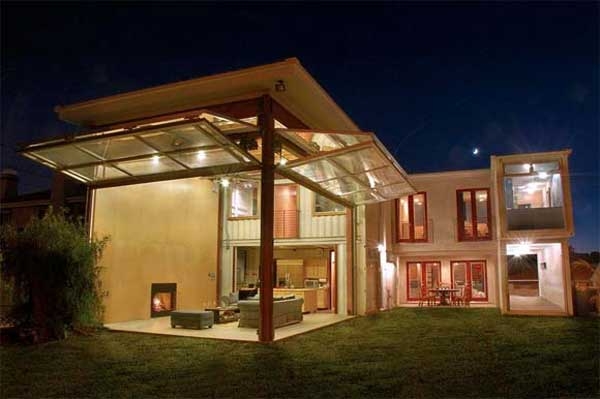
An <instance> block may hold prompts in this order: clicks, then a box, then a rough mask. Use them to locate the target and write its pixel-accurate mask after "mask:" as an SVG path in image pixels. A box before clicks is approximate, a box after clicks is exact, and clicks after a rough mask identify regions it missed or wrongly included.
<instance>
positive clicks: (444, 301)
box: [429, 287, 460, 306]
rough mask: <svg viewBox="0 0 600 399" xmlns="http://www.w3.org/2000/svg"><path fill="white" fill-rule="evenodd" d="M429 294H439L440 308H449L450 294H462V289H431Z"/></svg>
mask: <svg viewBox="0 0 600 399" xmlns="http://www.w3.org/2000/svg"><path fill="white" fill-rule="evenodd" d="M429 292H434V293H436V294H439V296H440V303H438V306H448V305H450V302H449V299H450V294H452V293H455V292H460V289H458V288H443V287H441V288H430V289H429Z"/></svg>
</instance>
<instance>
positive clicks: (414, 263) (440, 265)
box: [406, 260, 442, 302]
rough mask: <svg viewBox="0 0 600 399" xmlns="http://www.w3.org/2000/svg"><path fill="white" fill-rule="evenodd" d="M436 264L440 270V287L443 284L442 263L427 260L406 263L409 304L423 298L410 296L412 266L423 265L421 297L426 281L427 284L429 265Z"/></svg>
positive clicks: (407, 299)
mask: <svg viewBox="0 0 600 399" xmlns="http://www.w3.org/2000/svg"><path fill="white" fill-rule="evenodd" d="M428 263H430V264H434V265H437V267H438V270H439V279H438V287H439V286H440V284H441V283H442V262H441V261H439V260H425V261H419V260H414V261H413V260H411V261H407V262H406V301H407V302H411V301H419V300H420V299H421V298H414V297H411V296H410V265H419V264H421V265H422V266H421V273H420V274H421V275H420V276H419V277H420V279H419V283H420V284H419V295H420V294H421V290H422V289H423V281H425V284H427V264H428Z"/></svg>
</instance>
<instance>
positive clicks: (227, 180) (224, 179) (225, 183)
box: [221, 178, 229, 187]
mask: <svg viewBox="0 0 600 399" xmlns="http://www.w3.org/2000/svg"><path fill="white" fill-rule="evenodd" d="M221 186H222V187H229V179H227V178H223V179H221Z"/></svg>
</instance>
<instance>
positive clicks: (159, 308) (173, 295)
mask: <svg viewBox="0 0 600 399" xmlns="http://www.w3.org/2000/svg"><path fill="white" fill-rule="evenodd" d="M176 305H177V284H175V283H152V288H151V289H150V317H160V316H167V315H169V314H171V311H172V310H175V309H176Z"/></svg>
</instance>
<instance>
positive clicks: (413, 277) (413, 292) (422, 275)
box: [406, 261, 442, 301]
mask: <svg viewBox="0 0 600 399" xmlns="http://www.w3.org/2000/svg"><path fill="white" fill-rule="evenodd" d="M406 279H407V281H406V287H407V298H408V300H409V301H417V300H419V298H420V297H421V291H422V290H423V289H424V290H429V289H432V288H438V287H439V286H440V282H441V281H442V273H441V264H440V262H438V261H433V262H407V263H406Z"/></svg>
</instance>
